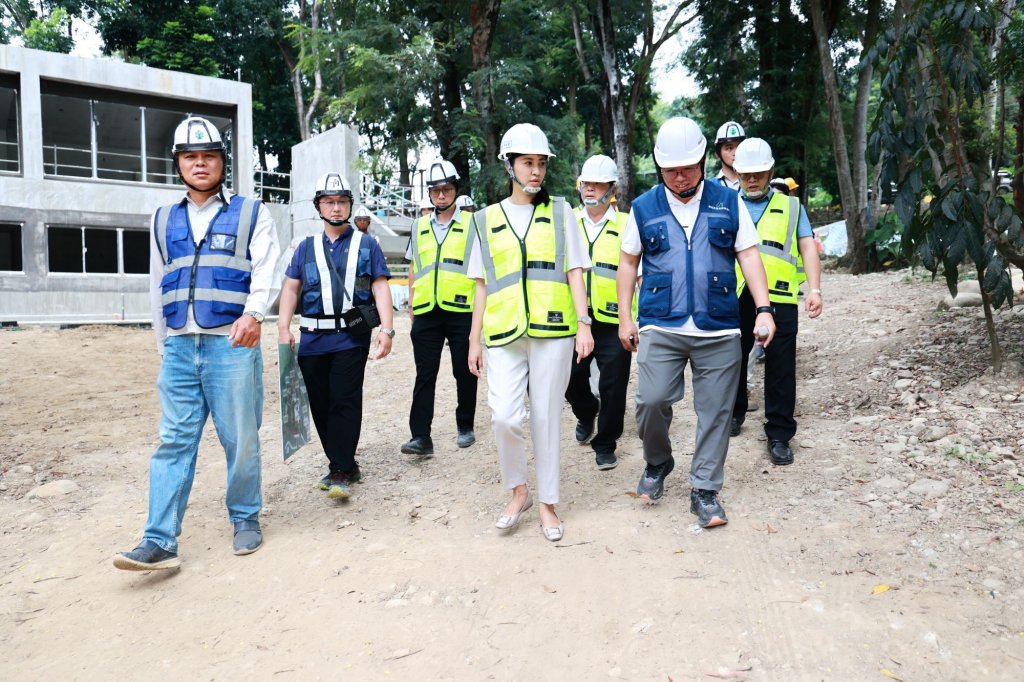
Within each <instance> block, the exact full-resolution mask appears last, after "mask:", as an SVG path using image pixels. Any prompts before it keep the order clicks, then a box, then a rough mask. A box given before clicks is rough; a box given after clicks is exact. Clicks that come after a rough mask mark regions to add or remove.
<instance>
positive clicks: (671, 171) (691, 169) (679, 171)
mask: <svg viewBox="0 0 1024 682" xmlns="http://www.w3.org/2000/svg"><path fill="white" fill-rule="evenodd" d="M661 173H662V175H665V176H666V177H673V176H678V177H684V176H687V175H696V174H698V173H700V166H680V167H679V168H662V169H661Z"/></svg>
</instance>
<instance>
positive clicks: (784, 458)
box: [768, 440, 793, 467]
mask: <svg viewBox="0 0 1024 682" xmlns="http://www.w3.org/2000/svg"><path fill="white" fill-rule="evenodd" d="M768 457H770V458H771V460H772V464H774V465H776V466H780V467H783V466H786V465H787V464H792V463H793V449H792V448H791V447H789V443H788V442H787V441H784V440H770V441H768Z"/></svg>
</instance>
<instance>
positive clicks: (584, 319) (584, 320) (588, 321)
mask: <svg viewBox="0 0 1024 682" xmlns="http://www.w3.org/2000/svg"><path fill="white" fill-rule="evenodd" d="M576 321H577V322H579V323H580V324H585V325H587V326H590V325H592V324H594V318H592V317H591V316H590V315H580V316H579V317H577V318H576Z"/></svg>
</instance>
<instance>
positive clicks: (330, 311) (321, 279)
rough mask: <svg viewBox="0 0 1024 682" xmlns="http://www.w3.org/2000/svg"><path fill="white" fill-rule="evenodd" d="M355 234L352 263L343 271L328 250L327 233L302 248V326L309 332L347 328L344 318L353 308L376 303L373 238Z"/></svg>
mask: <svg viewBox="0 0 1024 682" xmlns="http://www.w3.org/2000/svg"><path fill="white" fill-rule="evenodd" d="M349 229H350V230H352V236H351V237H349V239H351V242H350V243H349V247H348V249H349V250H348V259H347V260H346V261H344V262H343V263H342V267H341V268H340V269H338V268H337V265H336V264H335V263H334V261H332V260H331V254H330V252H329V251H327V249H325V248H324V235H323V233H321V234H318V235H316V236H310V237H306V239H305V241H303V242H302V245H301V246H300V247H299V248H301V249H303V251H304V260H303V264H302V317H301V319H300V320H299V326H300V327H301V328H302V330H303V331H309V332H335V331H341V330H342V329H344V328H345V321H344V320H343V319H342V317H341V316H342V314H344V313H345V312H347V311H348V310H349V309H351V308H352V307H353V306H360V305H369V304H370V303H373V291H372V289H371V285H372V283H373V270H372V256H373V252H372V251H371V248H372V246H373V243H374V240H373V237H372V236H369V235H364V234H363V233H362V232H360V231H359V230H354V229H353V228H351V227H350V228H349Z"/></svg>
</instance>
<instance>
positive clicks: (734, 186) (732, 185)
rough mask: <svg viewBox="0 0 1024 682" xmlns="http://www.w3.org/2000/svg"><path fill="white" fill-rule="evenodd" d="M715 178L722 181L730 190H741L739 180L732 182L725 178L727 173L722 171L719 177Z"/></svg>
mask: <svg viewBox="0 0 1024 682" xmlns="http://www.w3.org/2000/svg"><path fill="white" fill-rule="evenodd" d="M715 177H716V178H717V179H719V180H721V181H722V184H723V185H725V186H726V187H728V188H729V189H734V190H737V191H738V190H739V188H740V181H739V178H737V179H735V180H730V179H729V178H727V177H725V173H723V172H722V171H718V175H716V176H715Z"/></svg>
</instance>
